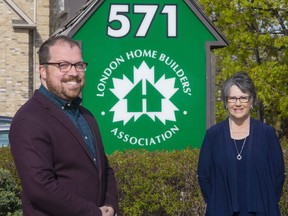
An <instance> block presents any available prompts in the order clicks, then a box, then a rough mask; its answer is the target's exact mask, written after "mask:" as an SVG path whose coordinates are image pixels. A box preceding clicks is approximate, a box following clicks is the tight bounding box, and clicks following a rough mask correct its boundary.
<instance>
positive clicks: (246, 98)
mask: <svg viewBox="0 0 288 216" xmlns="http://www.w3.org/2000/svg"><path fill="white" fill-rule="evenodd" d="M250 98H251V97H250V96H241V97H227V101H228V103H236V102H237V100H239V101H240V102H241V103H248V102H249V101H250Z"/></svg>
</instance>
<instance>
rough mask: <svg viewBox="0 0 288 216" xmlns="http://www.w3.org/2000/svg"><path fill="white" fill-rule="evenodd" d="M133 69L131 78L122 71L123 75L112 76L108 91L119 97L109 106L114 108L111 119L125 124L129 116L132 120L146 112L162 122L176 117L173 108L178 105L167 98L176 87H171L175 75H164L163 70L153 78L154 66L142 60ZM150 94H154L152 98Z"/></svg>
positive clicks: (175, 108)
mask: <svg viewBox="0 0 288 216" xmlns="http://www.w3.org/2000/svg"><path fill="white" fill-rule="evenodd" d="M133 72H134V81H133V82H131V81H130V80H129V79H128V78H127V77H126V76H125V75H123V79H118V78H113V85H114V88H111V89H110V91H111V92H112V93H113V94H114V95H115V96H116V97H117V98H118V99H119V101H118V102H117V103H116V104H115V105H114V106H113V107H112V108H111V109H110V111H111V112H114V117H113V122H117V121H123V124H124V125H125V124H126V123H127V122H128V121H129V120H130V119H131V118H133V117H134V122H135V121H136V120H137V119H138V118H139V117H140V116H142V115H147V116H149V117H150V118H151V119H152V120H153V121H155V117H157V118H158V119H159V120H160V121H161V122H162V123H163V124H166V121H167V120H170V121H176V118H175V111H178V108H177V107H176V106H175V105H174V104H173V103H172V102H171V101H170V98H171V97H172V96H173V95H174V94H175V93H176V91H177V90H178V88H174V84H175V78H169V79H165V74H164V75H163V76H162V77H161V78H160V79H159V80H158V81H157V82H155V80H154V79H155V78H154V77H155V76H154V66H153V67H152V68H149V67H148V65H147V64H146V63H145V61H143V62H142V63H141V65H140V67H139V68H138V69H137V68H136V67H134V71H133ZM151 96H153V97H154V98H153V101H152V100H151ZM155 97H156V99H157V101H155ZM132 100H133V105H132V106H131V103H132ZM135 101H136V102H135ZM157 104H158V105H159V106H157Z"/></svg>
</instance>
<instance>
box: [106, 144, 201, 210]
mask: <svg viewBox="0 0 288 216" xmlns="http://www.w3.org/2000/svg"><path fill="white" fill-rule="evenodd" d="M198 154H199V150H198V149H186V150H182V151H173V152H166V151H155V152H148V151H139V150H130V151H127V152H115V153H114V154H113V155H111V156H110V157H109V160H110V165H111V166H112V167H113V168H114V171H115V176H116V180H117V183H118V190H119V197H120V203H119V206H120V214H119V215H123V216H124V215H125V216H130V215H131V216H132V215H133V216H135V215H147V216H152V215H155V216H156V215H157V216H159V215H161V216H165V215H195V216H197V215H204V208H205V205H204V202H203V200H202V197H201V192H200V189H199V187H198V184H197V175H196V169H197V160H198Z"/></svg>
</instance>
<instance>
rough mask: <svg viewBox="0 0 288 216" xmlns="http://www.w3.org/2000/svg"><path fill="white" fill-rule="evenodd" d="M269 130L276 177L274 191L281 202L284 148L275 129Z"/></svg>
mask: <svg viewBox="0 0 288 216" xmlns="http://www.w3.org/2000/svg"><path fill="white" fill-rule="evenodd" d="M269 128H270V129H269V130H268V131H267V133H266V135H267V140H268V145H269V156H270V161H271V169H272V173H273V177H274V184H275V186H274V187H275V188H274V191H275V195H276V199H277V201H278V202H279V201H280V198H281V193H282V189H283V185H284V180H285V165H284V159H283V152H282V148H281V145H280V143H279V139H278V137H277V135H276V132H275V129H274V128H271V127H269Z"/></svg>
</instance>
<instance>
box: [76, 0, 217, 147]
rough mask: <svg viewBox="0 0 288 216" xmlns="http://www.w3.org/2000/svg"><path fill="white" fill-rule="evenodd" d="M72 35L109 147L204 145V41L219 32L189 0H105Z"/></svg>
mask: <svg viewBox="0 0 288 216" xmlns="http://www.w3.org/2000/svg"><path fill="white" fill-rule="evenodd" d="M73 38H74V39H76V40H81V41H82V49H83V55H84V60H85V61H87V62H88V63H89V67H88V68H87V72H86V85H85V88H84V90H83V104H84V106H85V107H87V108H88V109H89V110H91V112H92V113H93V114H94V116H95V118H96V119H97V121H98V123H99V126H100V130H101V134H102V138H103V142H104V145H105V149H106V152H107V153H112V152H113V151H115V150H124V149H135V148H136V149H138V148H145V149H147V150H156V149H166V150H173V149H183V148H186V147H187V146H191V147H199V146H200V145H201V142H202V139H203V135H204V132H205V129H206V49H205V44H206V42H207V41H215V38H214V37H213V35H212V34H211V33H210V32H209V31H208V29H207V28H206V27H205V26H204V25H203V23H202V22H201V21H200V20H199V18H198V17H197V16H196V15H195V14H194V12H193V11H192V10H191V9H190V8H189V7H188V5H187V4H186V3H185V1H176V0H174V1H167V0H165V1H164V0H163V1H162V2H160V1H158V2H157V3H155V1H145V3H138V2H135V1H125V2H123V1H109V0H107V1H103V3H101V5H100V6H99V7H98V8H97V10H95V12H94V13H93V15H91V16H90V18H89V19H88V20H87V21H86V22H85V24H84V25H83V26H82V27H81V28H80V29H79V30H78V32H77V33H76V34H75V35H74V37H73Z"/></svg>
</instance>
